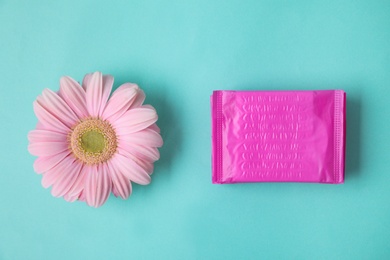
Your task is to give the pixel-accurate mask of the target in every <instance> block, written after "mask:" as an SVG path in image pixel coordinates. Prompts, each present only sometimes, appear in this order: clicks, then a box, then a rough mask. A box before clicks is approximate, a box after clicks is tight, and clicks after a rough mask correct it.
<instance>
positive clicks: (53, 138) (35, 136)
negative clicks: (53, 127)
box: [28, 130, 67, 143]
mask: <svg viewBox="0 0 390 260" xmlns="http://www.w3.org/2000/svg"><path fill="white" fill-rule="evenodd" d="M28 140H29V141H30V142H31V143H37V142H66V141H67V135H66V134H64V133H58V132H53V131H49V130H32V131H30V132H29V133H28Z"/></svg>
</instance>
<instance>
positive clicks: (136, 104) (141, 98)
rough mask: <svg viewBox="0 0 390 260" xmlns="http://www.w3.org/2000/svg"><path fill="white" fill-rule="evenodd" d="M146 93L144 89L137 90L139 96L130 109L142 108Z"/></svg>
mask: <svg viewBox="0 0 390 260" xmlns="http://www.w3.org/2000/svg"><path fill="white" fill-rule="evenodd" d="M145 97H146V96H145V92H144V91H143V90H142V89H140V88H139V89H138V90H137V96H136V98H135V100H134V102H133V103H132V104H131V105H130V107H129V109H132V108H136V107H140V106H142V104H143V103H144V101H145Z"/></svg>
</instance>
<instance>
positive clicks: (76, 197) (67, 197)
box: [64, 194, 79, 202]
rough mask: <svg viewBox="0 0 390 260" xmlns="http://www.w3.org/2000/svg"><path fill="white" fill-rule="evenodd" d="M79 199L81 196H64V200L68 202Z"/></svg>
mask: <svg viewBox="0 0 390 260" xmlns="http://www.w3.org/2000/svg"><path fill="white" fill-rule="evenodd" d="M78 198H79V195H76V196H72V195H69V194H65V195H64V199H65V200H66V201H67V202H75V201H76V200H77V199H78Z"/></svg>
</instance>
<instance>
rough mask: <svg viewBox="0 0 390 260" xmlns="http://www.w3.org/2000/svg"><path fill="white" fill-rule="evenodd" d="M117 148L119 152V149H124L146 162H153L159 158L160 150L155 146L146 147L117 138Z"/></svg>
mask: <svg viewBox="0 0 390 260" xmlns="http://www.w3.org/2000/svg"><path fill="white" fill-rule="evenodd" d="M118 148H119V152H121V150H124V151H126V152H128V153H130V154H132V155H133V156H135V157H136V158H140V159H142V160H145V161H148V162H154V161H157V160H158V159H160V152H159V151H158V149H157V148H156V147H148V146H143V145H137V144H131V145H129V144H127V143H124V142H123V141H120V140H119V142H118Z"/></svg>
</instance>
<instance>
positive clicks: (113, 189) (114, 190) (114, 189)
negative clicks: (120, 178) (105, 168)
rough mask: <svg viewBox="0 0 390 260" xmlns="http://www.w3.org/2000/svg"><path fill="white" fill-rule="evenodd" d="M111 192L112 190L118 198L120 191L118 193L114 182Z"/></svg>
mask: <svg viewBox="0 0 390 260" xmlns="http://www.w3.org/2000/svg"><path fill="white" fill-rule="evenodd" d="M111 192H112V194H114V196H115V197H116V198H118V197H119V193H118V191H117V190H116V188H115V186H114V184H112V188H111Z"/></svg>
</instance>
